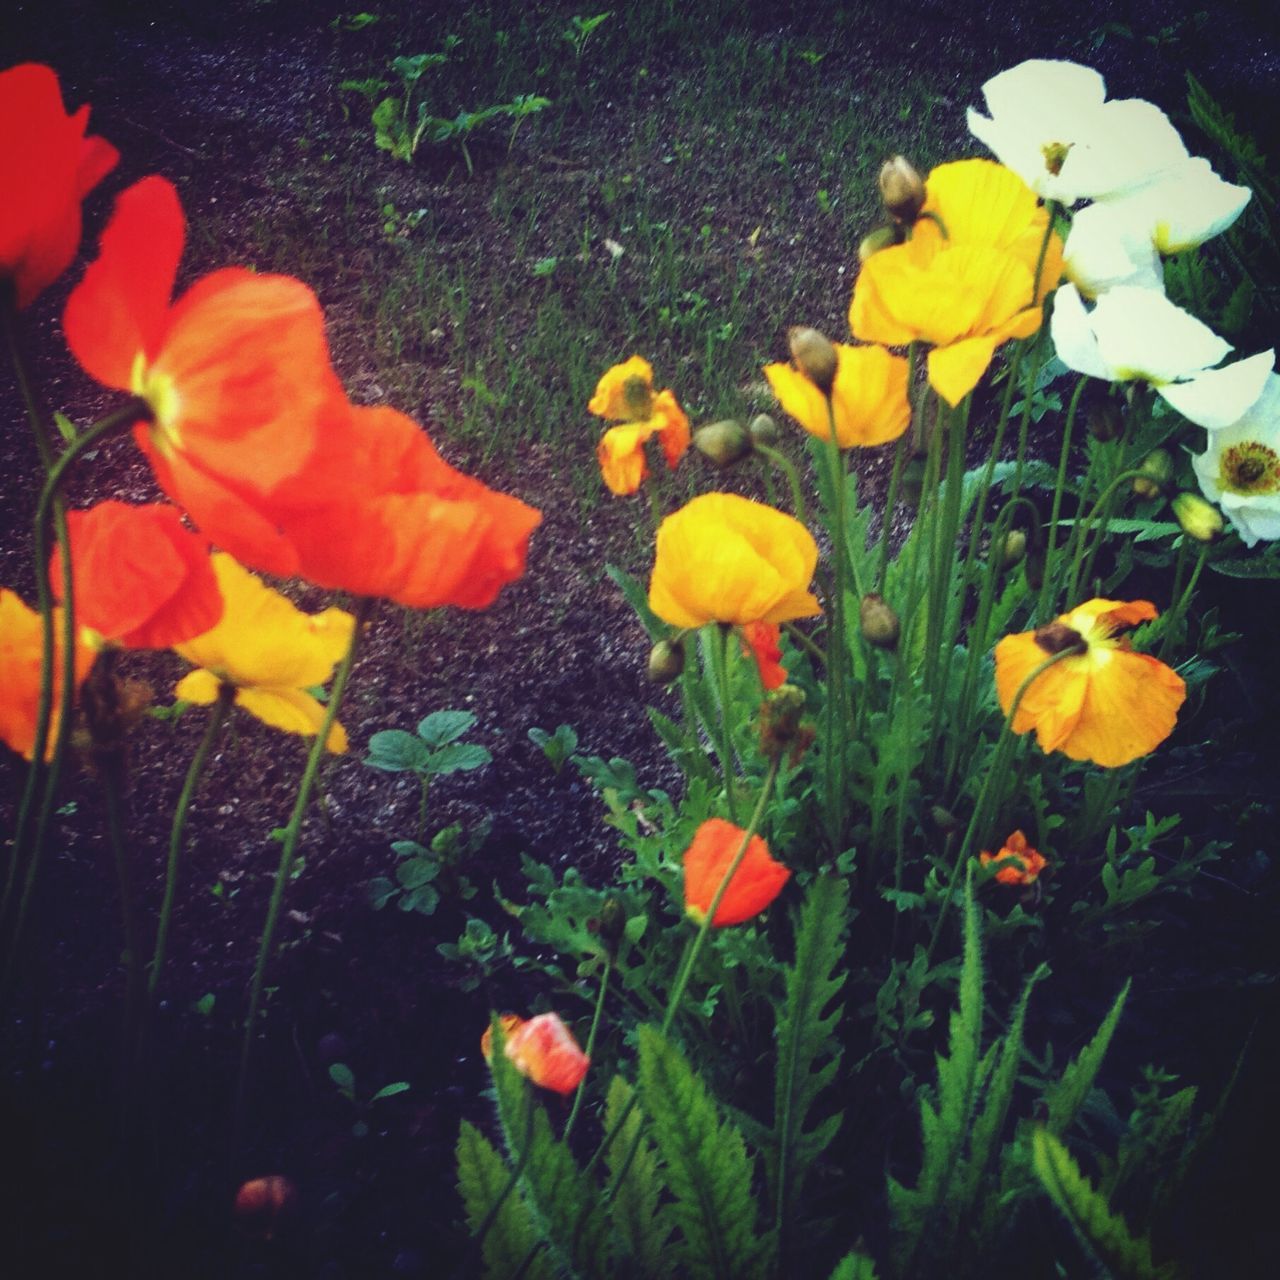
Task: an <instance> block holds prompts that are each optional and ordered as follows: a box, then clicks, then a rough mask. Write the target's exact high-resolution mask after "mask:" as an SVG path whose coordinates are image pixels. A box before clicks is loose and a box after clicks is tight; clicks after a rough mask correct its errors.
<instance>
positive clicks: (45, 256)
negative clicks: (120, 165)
mask: <svg viewBox="0 0 1280 1280" xmlns="http://www.w3.org/2000/svg"><path fill="white" fill-rule="evenodd" d="M88 124H89V108H88V107H81V108H80V110H79V111H77V112H76V113H75V114H74V115H70V116H69V115H67V113H66V110H65V108H64V107H63V105H62V90H61V88H60V87H59V85H58V77H57V75H55V74H54V72H53V71H51V70H50V69H49V68H48V67H43V66H39V65H38V64H36V63H32V62H28V63H24V64H23V65H21V66H18V67H11V68H10V69H9V70H8V71H5V72H0V188H3V190H4V199H3V200H0V277H8V278H10V279H11V280H12V281H13V284H14V289H15V291H16V293H17V304H18V306H19V307H20V308H21V307H25V306H28V305H30V303H32V302H34V301H35V299H36V298H37V297H38V296H39V294H40V293H41V291H42V290H43V289H44V288H45V287H46V286H47V285H49V284H52V283H53V281H54V280H56V279H57V278H58V277H59V276H60V275H61V274H62V273H63V272H64V271H65V270H66V269H67V268H68V267H69V266H70V265H71V260H72V258H74V257H75V256H76V250H77V249H78V248H79V246H80V202H81V201H82V200H83V199H84V198H85V196H86V195H88V194H89V192H90V191H91V190H92V189H93V188H94V187H95V186H97V184H98V183H99V182H101V181H102V179H103V178H105V177H106V175H107V174H108V173H110V172H111V170H112V169H113V168H115V164H116V161H117V160H118V159H119V158H120V155H119V152H117V151H116V149H115V147H113V146H112V145H111V144H110V143H109V142H105V141H104V140H103V139H102V138H87V137H85V129H86V127H87V126H88Z"/></svg>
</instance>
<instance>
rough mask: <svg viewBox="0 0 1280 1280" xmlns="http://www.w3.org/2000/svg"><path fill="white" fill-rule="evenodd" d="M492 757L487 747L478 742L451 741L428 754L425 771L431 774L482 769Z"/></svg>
mask: <svg viewBox="0 0 1280 1280" xmlns="http://www.w3.org/2000/svg"><path fill="white" fill-rule="evenodd" d="M492 759H493V757H492V756H491V755H490V754H489V748H488V747H482V746H481V745H480V744H479V743H478V742H451V743H449V745H448V746H447V747H441V748H440V750H439V751H433V752H432V753H431V755H430V756H428V758H427V764H426V771H427V772H428V773H431V774H445V773H469V772H470V771H471V770H472V769H483V768H484V766H485V765H487V764H488V763H489V762H490V761H491V760H492Z"/></svg>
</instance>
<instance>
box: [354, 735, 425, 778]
mask: <svg viewBox="0 0 1280 1280" xmlns="http://www.w3.org/2000/svg"><path fill="white" fill-rule="evenodd" d="M430 755H431V752H430V750H429V749H428V748H427V745H426V743H424V742H423V741H422V739H421V738H415V737H414V736H413V734H411V733H406V732H405V731H404V730H403V729H383V730H381V731H380V732H379V733H375V734H374V735H373V737H371V738H370V739H369V754H368V755H367V756H365V758H364V762H365V764H367V765H368V766H369V767H370V768H371V769H382V770H385V771H386V772H387V773H421V772H422V770H423V769H425V768H426V764H427V760H428V758H429V757H430Z"/></svg>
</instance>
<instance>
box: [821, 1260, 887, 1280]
mask: <svg viewBox="0 0 1280 1280" xmlns="http://www.w3.org/2000/svg"><path fill="white" fill-rule="evenodd" d="M831 1280H880V1273H879V1272H878V1271H877V1270H876V1264H875V1263H874V1262H873V1261H872V1260H871V1259H870V1258H868V1257H867V1255H866V1254H865V1253H850V1254H847V1255H846V1256H845V1257H843V1258H841V1259H840V1261H839V1262H837V1263H836V1269H835V1270H834V1271H833V1272H832V1273H831Z"/></svg>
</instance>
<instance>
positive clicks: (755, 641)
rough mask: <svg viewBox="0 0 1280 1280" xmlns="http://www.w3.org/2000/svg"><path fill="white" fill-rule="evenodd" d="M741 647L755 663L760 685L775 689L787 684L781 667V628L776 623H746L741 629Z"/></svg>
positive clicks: (785, 675)
mask: <svg viewBox="0 0 1280 1280" xmlns="http://www.w3.org/2000/svg"><path fill="white" fill-rule="evenodd" d="M741 631H742V647H743V648H744V649H745V650H746V652H747V653H749V654H750V655H751V656H752V657H753V658H754V659H755V662H756V666H757V668H758V669H759V671H760V683H761V684H762V685H763V686H764V687H765V688H766V689H776V688H778V686H779V685H783V684H786V682H787V669H786V668H785V667H784V666H783V665H782V646H781V644H780V643H779V641H780V640H781V638H782V628H781V627H780V626H779V625H778V624H777V623H776V622H748V623H746V624H745V625H744V626H743V627H742V628H741Z"/></svg>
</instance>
